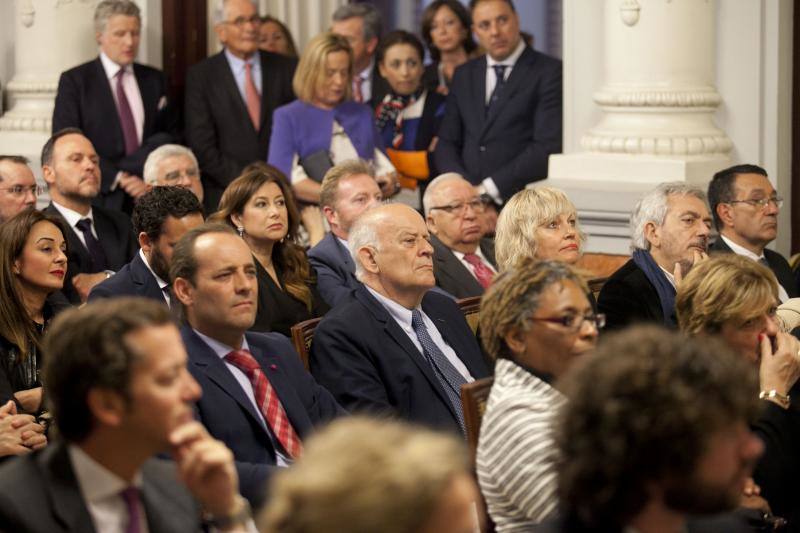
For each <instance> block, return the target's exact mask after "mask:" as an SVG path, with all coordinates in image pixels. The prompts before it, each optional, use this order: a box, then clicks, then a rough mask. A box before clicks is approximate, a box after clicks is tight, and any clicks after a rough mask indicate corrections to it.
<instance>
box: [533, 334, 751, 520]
mask: <svg viewBox="0 0 800 533" xmlns="http://www.w3.org/2000/svg"><path fill="white" fill-rule="evenodd" d="M561 386H562V390H563V391H564V392H565V394H566V395H567V396H568V397H569V398H570V401H569V403H568V404H567V405H566V407H565V408H564V410H563V411H562V413H561V417H560V420H559V422H560V423H559V424H558V425H557V428H558V429H557V430H556V443H557V448H558V452H559V453H560V455H561V460H560V461H559V472H558V474H559V489H560V497H561V504H562V507H561V517H560V518H559V519H557V520H555V521H554V522H551V523H547V524H544V525H542V526H540V527H539V528H537V529H535V530H534V531H537V532H547V533H553V532H598V533H599V532H603V533H617V532H620V533H621V532H623V531H636V532H638V533H651V532H660V533H665V532H667V533H673V532H674V533H682V532H686V531H703V532H708V531H725V532H726V533H732V532H737V531H747V529H744V524H741V523H740V521H739V518H738V517H737V516H736V515H727V516H723V517H714V518H713V519H712V518H711V517H709V516H708V515H712V514H716V513H722V512H725V511H729V510H731V509H733V508H734V507H736V505H737V504H738V502H739V500H740V497H741V495H742V492H743V490H744V488H745V486H746V484H747V482H748V478H749V477H750V475H751V474H752V471H753V466H754V464H755V462H756V461H757V459H758V457H759V456H760V455H761V453H762V450H763V448H764V445H763V444H762V442H761V440H759V438H758V437H757V436H756V435H754V434H753V433H752V432H751V431H750V430H749V429H748V426H747V424H748V421H749V420H751V419H752V418H753V417H754V416H755V415H756V414H757V413H758V410H759V405H758V394H757V392H758V382H757V377H756V375H755V374H754V373H753V372H752V369H751V368H749V366H748V363H747V362H746V361H745V360H744V359H742V358H741V357H739V356H737V355H736V354H734V353H732V352H731V351H730V350H729V349H727V348H726V346H724V345H723V344H721V343H720V342H719V341H716V340H713V339H711V338H709V337H695V338H687V337H685V336H683V335H680V334H678V333H674V332H668V331H665V330H664V329H662V328H656V327H652V326H648V327H639V328H633V329H630V330H628V331H626V332H624V333H621V334H619V335H617V336H614V337H610V338H609V339H607V341H606V342H604V343H603V344H601V345H600V348H598V350H597V351H596V352H595V354H594V355H593V357H591V358H588V359H587V360H586V361H585V362H584V364H582V365H580V366H579V368H578V370H577V371H576V372H574V373H573V374H572V375H570V376H568V378H567V380H566V381H565V382H563V383H562V384H561ZM598 421H602V424H600V423H598ZM689 515H692V516H693V518H692V519H691V520H688V519H687V518H688V516H689ZM700 517H702V518H700ZM700 520H703V522H700Z"/></svg>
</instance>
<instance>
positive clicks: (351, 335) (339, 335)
mask: <svg viewBox="0 0 800 533" xmlns="http://www.w3.org/2000/svg"><path fill="white" fill-rule="evenodd" d="M422 309H423V311H425V313H426V314H427V315H428V316H429V317H430V318H431V320H433V322H434V323H435V324H436V327H437V329H438V330H439V332H440V333H441V334H442V337H443V338H444V340H445V341H446V342H447V344H449V345H450V346H451V347H452V348H453V350H455V352H456V354H458V357H459V358H460V359H461V361H463V362H464V365H466V367H467V369H468V370H469V372H470V374H472V377H474V378H475V379H478V378H483V377H486V376H488V375H489V370H488V369H487V368H486V364H485V363H484V361H483V357H482V356H481V351H480V348H479V347H478V343H477V341H476V340H475V336H474V335H473V334H472V331H471V330H470V329H469V325H468V324H467V321H466V320H465V319H464V315H463V314H462V313H461V310H460V309H459V308H458V306H457V305H456V304H455V302H453V301H452V300H451V299H449V298H447V297H446V296H442V295H441V294H436V293H433V292H428V294H426V295H425V298H423V300H422ZM309 363H310V367H311V373H312V374H313V375H314V377H315V378H317V381H319V383H321V384H322V385H323V386H324V387H327V388H328V390H330V391H331V392H332V393H333V395H334V396H335V397H336V399H337V400H338V401H339V403H341V404H342V405H343V406H344V407H345V408H346V409H349V410H351V411H362V412H363V411H366V412H370V413H377V414H387V413H391V414H395V415H398V416H399V417H400V418H403V419H406V420H410V421H413V422H417V423H421V424H425V425H428V426H433V427H437V428H447V429H450V430H453V431H460V430H459V426H458V422H457V419H456V414H455V412H454V411H453V407H452V405H451V404H450V401H449V399H448V397H447V394H446V393H445V391H444V390H443V389H442V387H441V385H440V384H439V381H438V379H437V378H436V375H435V374H434V372H433V369H432V368H431V366H430V364H429V363H428V362H427V361H426V360H425V358H424V357H423V355H422V354H421V353H420V352H419V350H417V348H416V346H414V343H412V342H411V339H409V338H408V335H406V333H405V331H403V330H402V329H401V328H400V326H399V325H398V324H397V322H396V321H395V320H394V319H393V318H392V317H391V315H389V312H388V311H386V309H385V308H384V307H383V306H382V305H381V303H380V302H378V300H376V299H375V297H374V296H372V294H370V293H369V291H368V290H367V289H366V288H365V287H364V286H361V287H359V288H357V289H355V290H354V291H353V292H352V294H351V296H350V298H349V299H347V300H344V301H343V302H341V303H340V304H339V305H338V306H337V307H335V308H334V309H333V310H332V311H330V312H329V313H328V314H327V315H325V318H323V319H322V322H320V324H319V326H318V327H317V329H316V330H315V332H314V340H313V342H312V343H311V356H310V359H309Z"/></svg>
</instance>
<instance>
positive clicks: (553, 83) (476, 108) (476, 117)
mask: <svg viewBox="0 0 800 533" xmlns="http://www.w3.org/2000/svg"><path fill="white" fill-rule="evenodd" d="M486 68H487V64H486V57H485V56H484V57H479V58H476V59H473V60H471V61H468V62H467V63H465V64H464V65H461V66H460V67H458V68H457V69H456V72H455V74H454V76H453V83H452V86H451V87H450V94H449V95H448V96H447V109H446V112H445V117H444V120H443V122H442V127H441V128H440V129H439V144H438V145H437V147H436V152H435V154H434V155H435V160H436V166H437V168H438V171H439V172H458V173H459V174H461V175H463V176H464V177H466V178H467V179H468V180H469V181H470V182H471V183H473V184H479V183H480V182H481V181H482V180H483V179H484V178H488V177H491V178H492V179H493V180H494V182H495V184H496V185H497V188H498V190H499V191H500V195H501V196H502V197H503V199H504V200H505V199H508V198H509V197H511V195H513V194H514V193H515V192H517V191H519V190H521V189H522V188H523V187H525V185H526V184H527V183H529V182H531V181H535V180H538V179H544V178H546V177H547V159H548V156H549V155H550V154H553V153H558V152H560V151H561V61H558V60H556V59H553V58H552V57H549V56H546V55H544V54H541V53H539V52H535V51H533V50H532V49H531V48H529V47H526V48H525V51H524V52H523V53H522V55H521V56H520V57H519V59H518V60H517V63H516V65H514V69H513V70H512V71H511V74H510V76H509V77H508V80H507V81H506V87H505V89H504V90H503V92H502V93H501V96H500V99H499V100H498V101H497V102H496V103H495V104H494V105H493V106H492V111H491V113H489V114H488V115H487V113H486Z"/></svg>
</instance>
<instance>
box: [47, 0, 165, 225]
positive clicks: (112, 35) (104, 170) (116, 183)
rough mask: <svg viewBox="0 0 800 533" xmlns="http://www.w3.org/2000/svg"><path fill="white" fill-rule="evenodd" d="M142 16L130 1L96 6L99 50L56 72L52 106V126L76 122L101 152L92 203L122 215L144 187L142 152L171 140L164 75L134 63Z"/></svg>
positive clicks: (57, 128)
mask: <svg viewBox="0 0 800 533" xmlns="http://www.w3.org/2000/svg"><path fill="white" fill-rule="evenodd" d="M141 22H142V21H141V15H140V13H139V8H138V7H137V5H136V4H135V3H134V2H132V1H130V0H103V1H102V2H100V3H99V4H98V5H97V8H96V9H95V13H94V26H95V37H96V39H97V44H98V45H99V48H100V55H99V57H98V58H96V59H94V60H92V61H89V62H88V63H84V64H82V65H79V66H77V67H75V68H73V69H70V70H68V71H66V72H64V73H62V74H61V79H60V80H59V82H58V93H57V94H56V103H55V108H54V109H53V132H57V131H60V130H62V129H64V128H70V127H74V128H79V129H81V130H82V131H83V133H84V135H86V137H87V138H88V139H89V140H90V141H91V142H92V144H93V145H94V147H95V149H96V150H97V154H98V155H99V156H100V171H101V174H102V183H101V188H100V195H99V196H98V197H97V200H96V201H95V203H98V204H99V205H101V206H103V207H108V208H110V209H115V210H123V211H125V212H126V213H128V214H130V213H131V211H132V209H133V201H134V200H135V199H136V198H138V197H139V196H141V195H142V194H144V193H145V192H147V186H146V185H145V183H144V181H143V180H142V178H141V176H142V171H143V169H142V167H143V166H144V162H145V160H146V159H147V156H148V155H149V154H150V152H151V151H153V150H154V149H155V148H157V147H159V146H161V145H162V144H166V143H169V142H172V141H173V140H174V135H173V134H174V132H175V130H176V129H177V120H176V118H177V116H176V114H175V113H173V112H172V111H171V108H170V107H169V106H167V96H166V94H167V83H166V80H165V78H164V75H163V74H162V73H161V71H159V70H156V69H154V68H152V67H148V66H145V65H141V64H139V63H134V60H135V59H136V54H137V52H138V50H139V40H140V32H141Z"/></svg>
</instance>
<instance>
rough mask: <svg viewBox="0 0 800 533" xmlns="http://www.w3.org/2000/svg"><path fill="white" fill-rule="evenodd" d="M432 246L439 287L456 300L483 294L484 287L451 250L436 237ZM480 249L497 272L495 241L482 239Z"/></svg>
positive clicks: (434, 270) (434, 268)
mask: <svg viewBox="0 0 800 533" xmlns="http://www.w3.org/2000/svg"><path fill="white" fill-rule="evenodd" d="M431 244H432V245H433V275H434V276H435V277H436V286H437V287H439V288H440V289H442V290H444V291H445V292H448V293H450V294H452V295H453V296H455V297H456V298H468V297H470V296H480V295H482V294H483V286H481V284H480V283H478V280H477V279H476V278H475V276H473V275H472V272H470V271H469V270H468V269H467V267H465V266H464V264H463V263H462V262H461V261H459V260H458V257H456V256H455V254H454V253H453V251H452V250H450V248H448V247H447V246H446V245H445V244H444V243H443V242H442V241H440V240H439V239H438V238H437V237H436V236H435V235H431ZM480 247H481V252H483V255H484V256H486V258H487V259H488V260H489V262H490V263H491V264H492V266H493V267H494V268H495V270H497V262H496V261H495V259H494V241H493V240H492V239H481V242H480Z"/></svg>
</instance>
